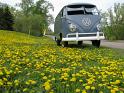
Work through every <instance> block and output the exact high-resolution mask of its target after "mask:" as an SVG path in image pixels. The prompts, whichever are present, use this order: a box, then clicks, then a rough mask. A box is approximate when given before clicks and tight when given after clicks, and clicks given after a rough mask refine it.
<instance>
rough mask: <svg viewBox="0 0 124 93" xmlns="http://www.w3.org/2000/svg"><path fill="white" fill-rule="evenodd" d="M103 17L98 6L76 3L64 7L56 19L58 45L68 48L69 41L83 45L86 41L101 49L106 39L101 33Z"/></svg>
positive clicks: (55, 31)
mask: <svg viewBox="0 0 124 93" xmlns="http://www.w3.org/2000/svg"><path fill="white" fill-rule="evenodd" d="M100 21H101V15H100V12H99V10H98V9H97V7H96V5H93V4H89V3H74V4H69V5H66V6H64V7H63V8H62V9H61V11H60V12H59V14H58V15H57V17H56V18H55V24H54V33H55V41H56V43H57V45H63V46H67V45H68V42H69V41H76V42H77V43H78V45H82V42H83V41H85V40H88V41H91V42H92V45H93V46H96V47H99V46H100V40H102V39H105V36H104V33H103V32H102V31H101V24H100Z"/></svg>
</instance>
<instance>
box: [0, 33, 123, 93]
mask: <svg viewBox="0 0 124 93" xmlns="http://www.w3.org/2000/svg"><path fill="white" fill-rule="evenodd" d="M0 40H1V45H0V93H115V92H117V93H123V92H124V58H123V57H122V55H123V53H122V51H121V50H120V52H119V51H117V50H115V49H109V48H104V47H100V48H95V47H92V46H91V45H85V46H83V47H82V46H80V47H79V46H76V45H72V46H69V47H65V48H63V47H61V46H57V45H56V44H55V42H54V41H53V40H52V39H50V38H48V37H33V36H28V35H26V34H22V33H18V32H10V31H0ZM117 52H119V53H120V55H118V54H117ZM121 53H122V54H121Z"/></svg>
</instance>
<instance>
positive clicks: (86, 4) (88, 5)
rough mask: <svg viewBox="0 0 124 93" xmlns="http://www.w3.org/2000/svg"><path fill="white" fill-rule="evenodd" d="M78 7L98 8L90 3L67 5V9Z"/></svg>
mask: <svg viewBox="0 0 124 93" xmlns="http://www.w3.org/2000/svg"><path fill="white" fill-rule="evenodd" d="M76 6H78V7H81V6H84V7H86V8H87V7H88V8H93V7H96V5H93V4H90V3H72V4H68V5H66V6H65V7H70V8H76Z"/></svg>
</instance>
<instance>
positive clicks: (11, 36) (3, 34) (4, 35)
mask: <svg viewBox="0 0 124 93" xmlns="http://www.w3.org/2000/svg"><path fill="white" fill-rule="evenodd" d="M45 39H46V37H42V38H41V37H35V36H31V35H28V34H24V33H19V32H15V31H4V30H0V44H21V45H22V44H44V43H46V42H43V41H44V40H45ZM49 40H50V39H49ZM50 41H51V40H50Z"/></svg>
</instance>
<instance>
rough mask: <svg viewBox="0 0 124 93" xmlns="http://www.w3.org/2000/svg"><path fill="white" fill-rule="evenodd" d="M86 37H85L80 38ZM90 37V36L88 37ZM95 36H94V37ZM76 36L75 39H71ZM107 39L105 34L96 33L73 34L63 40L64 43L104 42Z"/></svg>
mask: <svg viewBox="0 0 124 93" xmlns="http://www.w3.org/2000/svg"><path fill="white" fill-rule="evenodd" d="M80 35H85V36H82V37H81V36H80ZM88 35H90V36H88ZM92 35H93V36H92ZM70 36H74V37H70ZM102 39H105V36H104V33H103V32H96V33H71V34H67V36H66V37H65V38H62V41H83V40H102Z"/></svg>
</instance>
